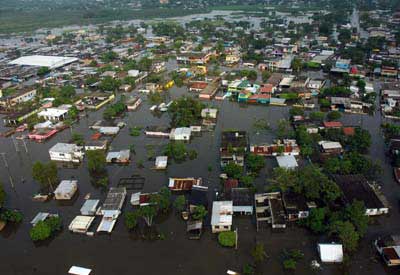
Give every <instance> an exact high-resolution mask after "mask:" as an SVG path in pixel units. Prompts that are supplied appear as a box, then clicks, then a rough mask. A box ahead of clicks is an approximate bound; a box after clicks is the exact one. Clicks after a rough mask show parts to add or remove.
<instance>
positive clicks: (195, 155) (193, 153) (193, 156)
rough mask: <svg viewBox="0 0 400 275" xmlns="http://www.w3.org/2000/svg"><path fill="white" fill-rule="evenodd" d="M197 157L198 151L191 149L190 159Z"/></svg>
mask: <svg viewBox="0 0 400 275" xmlns="http://www.w3.org/2000/svg"><path fill="white" fill-rule="evenodd" d="M196 158H197V152H196V150H190V151H189V159H190V160H194V159H196Z"/></svg>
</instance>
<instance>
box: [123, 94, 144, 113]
mask: <svg viewBox="0 0 400 275" xmlns="http://www.w3.org/2000/svg"><path fill="white" fill-rule="evenodd" d="M141 103H142V99H141V98H140V97H132V98H130V99H128V100H127V101H126V103H125V104H126V108H127V109H128V111H135V110H136V109H137V108H138V107H139V106H140V104H141Z"/></svg>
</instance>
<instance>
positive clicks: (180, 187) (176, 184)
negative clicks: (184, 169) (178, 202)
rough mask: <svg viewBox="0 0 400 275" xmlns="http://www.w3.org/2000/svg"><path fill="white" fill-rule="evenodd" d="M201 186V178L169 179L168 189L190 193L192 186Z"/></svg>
mask: <svg viewBox="0 0 400 275" xmlns="http://www.w3.org/2000/svg"><path fill="white" fill-rule="evenodd" d="M201 184H202V180H201V178H169V182H168V188H169V189H170V190H172V191H190V190H192V187H193V186H195V185H201Z"/></svg>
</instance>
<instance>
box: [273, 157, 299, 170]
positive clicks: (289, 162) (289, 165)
mask: <svg viewBox="0 0 400 275" xmlns="http://www.w3.org/2000/svg"><path fill="white" fill-rule="evenodd" d="M276 160H277V161H278V165H279V167H282V168H286V169H293V168H296V167H297V166H298V164H297V161H296V158H295V157H294V156H293V155H289V156H277V157H276Z"/></svg>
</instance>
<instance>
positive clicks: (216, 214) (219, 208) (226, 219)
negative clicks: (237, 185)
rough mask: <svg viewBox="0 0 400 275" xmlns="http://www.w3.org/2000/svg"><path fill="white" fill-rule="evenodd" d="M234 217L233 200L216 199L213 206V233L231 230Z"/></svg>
mask: <svg viewBox="0 0 400 275" xmlns="http://www.w3.org/2000/svg"><path fill="white" fill-rule="evenodd" d="M232 217H233V202H232V201H214V202H213V206H212V216H211V230H212V233H219V232H223V231H231V229H232Z"/></svg>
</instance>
